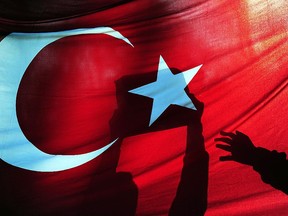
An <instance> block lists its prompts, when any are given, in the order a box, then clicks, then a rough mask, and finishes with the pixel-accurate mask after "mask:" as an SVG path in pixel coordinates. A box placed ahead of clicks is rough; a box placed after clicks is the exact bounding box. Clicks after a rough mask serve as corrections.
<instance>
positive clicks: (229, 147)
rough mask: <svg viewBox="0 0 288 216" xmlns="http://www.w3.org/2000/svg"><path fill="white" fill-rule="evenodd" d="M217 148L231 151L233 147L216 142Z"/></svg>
mask: <svg viewBox="0 0 288 216" xmlns="http://www.w3.org/2000/svg"><path fill="white" fill-rule="evenodd" d="M216 148H219V149H222V150H224V151H228V152H231V151H232V147H231V146H230V145H224V144H216Z"/></svg>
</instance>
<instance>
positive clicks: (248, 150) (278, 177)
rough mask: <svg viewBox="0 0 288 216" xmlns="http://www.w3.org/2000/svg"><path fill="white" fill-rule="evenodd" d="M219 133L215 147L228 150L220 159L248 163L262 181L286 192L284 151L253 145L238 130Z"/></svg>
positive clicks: (287, 171)
mask: <svg viewBox="0 0 288 216" xmlns="http://www.w3.org/2000/svg"><path fill="white" fill-rule="evenodd" d="M220 134H221V135H222V137H219V138H216V139H215V141H217V142H221V143H218V144H216V147H217V148H220V149H222V150H224V151H227V152H230V154H229V155H226V156H221V157H220V161H236V162H239V163H242V164H246V165H250V166H252V167H253V169H254V170H255V171H257V172H258V173H259V174H260V175H261V178H262V180H263V182H265V183H267V184H270V185H271V186H272V187H274V188H276V189H278V190H281V191H283V192H284V193H286V194H288V161H287V160H286V154H285V153H279V152H277V151H275V150H273V151H269V150H267V149H264V148H261V147H255V146H254V144H253V143H252V141H251V140H250V138H249V137H248V136H247V135H245V134H243V133H241V132H239V131H236V133H229V132H224V131H221V132H220Z"/></svg>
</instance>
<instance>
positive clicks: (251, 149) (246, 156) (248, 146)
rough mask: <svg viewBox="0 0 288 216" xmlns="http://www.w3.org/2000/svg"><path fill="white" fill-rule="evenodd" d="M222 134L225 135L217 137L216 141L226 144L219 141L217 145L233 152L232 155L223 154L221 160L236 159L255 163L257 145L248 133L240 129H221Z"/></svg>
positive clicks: (240, 161)
mask: <svg viewBox="0 0 288 216" xmlns="http://www.w3.org/2000/svg"><path fill="white" fill-rule="evenodd" d="M220 134H221V135H222V136H223V137H219V138H216V139H215V141H216V142H219V141H220V142H222V143H224V144H219V143H218V144H216V147H217V148H219V149H222V150H224V151H227V152H230V153H231V154H230V155H226V156H221V157H220V158H219V159H220V161H236V162H239V163H243V164H247V165H253V160H254V157H255V153H256V152H255V151H256V147H255V146H254V144H253V143H252V141H251V140H250V138H249V137H248V136H247V135H245V134H243V133H241V132H239V131H236V133H230V132H224V131H221V132H220Z"/></svg>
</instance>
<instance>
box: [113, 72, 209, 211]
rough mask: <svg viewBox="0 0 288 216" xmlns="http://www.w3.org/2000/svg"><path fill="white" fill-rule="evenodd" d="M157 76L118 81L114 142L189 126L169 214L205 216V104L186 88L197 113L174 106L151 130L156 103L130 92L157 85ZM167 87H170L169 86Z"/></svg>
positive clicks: (206, 163) (154, 74) (153, 74)
mask: <svg viewBox="0 0 288 216" xmlns="http://www.w3.org/2000/svg"><path fill="white" fill-rule="evenodd" d="M171 71H172V72H173V73H174V74H176V73H179V71H178V70H177V69H172V70H171ZM156 75H157V73H147V74H141V75H134V76H126V77H123V78H121V79H120V80H117V81H116V89H117V104H118V109H117V110H115V113H114V115H113V118H112V119H111V122H110V125H111V134H112V140H113V139H115V138H117V137H121V138H125V137H128V136H132V135H138V134H144V133H149V132H154V131H161V130H167V129H171V128H177V127H180V126H187V145H186V152H185V157H184V165H183V169H182V174H181V180H180V183H179V186H178V189H177V194H176V197H175V199H174V201H173V203H172V206H171V209H170V212H169V215H183V216H185V215H199V216H200V215H204V213H205V211H206V209H207V187H208V162H209V156H208V153H207V152H206V151H205V146H204V138H203V135H202V124H201V116H202V113H203V108H204V104H203V103H201V102H199V101H198V100H197V99H196V98H195V97H194V96H193V95H191V94H190V93H187V91H188V90H187V89H185V90H186V93H187V95H188V96H189V97H190V99H191V100H192V101H193V103H194V105H195V106H196V108H197V111H195V110H191V109H188V108H184V107H180V106H175V105H171V106H170V107H169V108H168V109H167V110H166V111H164V113H162V115H161V116H160V117H159V118H158V119H157V120H156V121H155V122H154V123H153V124H152V125H151V126H150V127H149V120H150V114H151V109H152V103H153V100H152V99H151V98H147V97H144V96H141V95H136V94H132V93H129V90H132V89H135V88H137V87H140V86H143V85H146V84H148V83H151V82H154V81H155V80H156ZM183 79H184V77H183ZM167 87H168V88H169V86H167ZM121 140H122V139H120V141H119V142H121ZM119 149H120V148H119ZM119 155H120V150H119ZM116 158H119V157H116ZM167 190H169V188H167Z"/></svg>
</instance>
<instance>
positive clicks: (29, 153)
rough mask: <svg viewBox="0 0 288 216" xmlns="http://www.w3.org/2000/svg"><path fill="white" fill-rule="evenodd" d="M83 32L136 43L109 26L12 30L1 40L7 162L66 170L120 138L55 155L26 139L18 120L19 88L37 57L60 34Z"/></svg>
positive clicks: (0, 128) (1, 115) (2, 148)
mask: <svg viewBox="0 0 288 216" xmlns="http://www.w3.org/2000/svg"><path fill="white" fill-rule="evenodd" d="M82 34H106V35H110V36H112V37H114V38H117V39H120V40H123V41H125V42H126V43H128V44H129V45H131V46H133V45H132V44H131V43H130V41H129V40H128V39H127V38H125V37H124V36H123V35H121V34H120V33H119V32H118V31H115V30H114V29H112V28H109V27H97V28H89V29H75V30H68V31H60V32H52V33H12V34H9V35H8V36H6V37H5V38H4V39H3V40H2V41H1V42H0V56H1V58H0V158H1V159H2V160H3V161H5V162H6V163H9V164H11V165H13V166H16V167H19V168H23V169H27V170H31V171H38V172H55V171H62V170H67V169H70V168H73V167H77V166H80V165H82V164H84V163H86V162H88V161H90V160H92V159H94V158H95V157H97V156H99V155H100V154H102V153H103V152H104V151H105V150H107V149H108V148H109V147H110V146H112V145H113V144H114V143H115V142H116V140H117V139H116V140H114V141H113V142H111V143H109V144H108V145H106V146H104V147H102V148H100V149H98V150H96V151H92V152H89V153H85V154H80V155H51V154H47V153H45V152H43V151H41V150H39V149H38V148H36V147H35V146H34V145H33V144H32V143H31V142H29V141H28V140H27V139H26V137H25V136H24V134H23V132H22V130H21V129H20V126H19V123H18V120H17V116H16V96H17V91H18V88H19V84H20V81H21V78H22V76H23V74H24V73H25V71H26V69H27V67H28V66H29V64H30V63H31V61H32V60H33V59H34V57H35V56H36V55H37V54H38V53H39V52H40V51H41V50H42V49H43V48H44V47H45V46H47V45H48V44H50V43H52V42H54V41H56V40H58V39H60V38H63V37H67V36H72V35H82Z"/></svg>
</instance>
